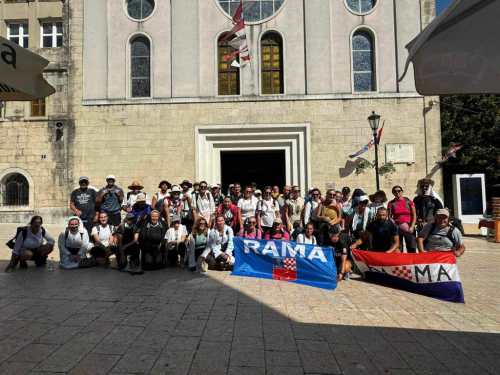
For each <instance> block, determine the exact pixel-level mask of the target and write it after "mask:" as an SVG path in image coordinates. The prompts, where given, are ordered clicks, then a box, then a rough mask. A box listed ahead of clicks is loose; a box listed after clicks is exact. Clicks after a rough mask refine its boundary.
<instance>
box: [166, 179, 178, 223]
mask: <svg viewBox="0 0 500 375" xmlns="http://www.w3.org/2000/svg"><path fill="white" fill-rule="evenodd" d="M181 194H182V193H181V189H180V188H179V186H177V185H174V186H172V189H171V190H170V199H169V198H166V200H164V205H163V209H164V210H168V212H169V214H170V222H172V218H173V217H174V216H175V215H178V216H181V213H182V199H181ZM167 205H168V207H167ZM181 220H182V219H181Z"/></svg>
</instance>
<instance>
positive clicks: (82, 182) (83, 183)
mask: <svg viewBox="0 0 500 375" xmlns="http://www.w3.org/2000/svg"><path fill="white" fill-rule="evenodd" d="M80 185H88V181H80Z"/></svg>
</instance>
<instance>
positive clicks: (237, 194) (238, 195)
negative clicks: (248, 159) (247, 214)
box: [231, 182, 244, 206]
mask: <svg viewBox="0 0 500 375" xmlns="http://www.w3.org/2000/svg"><path fill="white" fill-rule="evenodd" d="M233 190H234V191H233V194H231V201H232V202H233V204H234V205H235V206H238V202H239V201H240V199H243V197H244V194H243V193H242V192H241V185H240V183H239V182H235V183H234V188H233Z"/></svg>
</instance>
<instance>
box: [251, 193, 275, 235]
mask: <svg viewBox="0 0 500 375" xmlns="http://www.w3.org/2000/svg"><path fill="white" fill-rule="evenodd" d="M272 194H273V193H272V190H271V187H270V186H266V187H265V188H264V199H262V200H261V201H259V202H258V203H257V207H256V211H257V227H258V228H259V229H260V230H261V231H262V232H263V233H266V232H267V231H268V230H270V229H271V227H272V226H273V222H274V219H275V218H277V217H280V206H279V204H278V202H277V201H276V199H274V198H273V195H272Z"/></svg>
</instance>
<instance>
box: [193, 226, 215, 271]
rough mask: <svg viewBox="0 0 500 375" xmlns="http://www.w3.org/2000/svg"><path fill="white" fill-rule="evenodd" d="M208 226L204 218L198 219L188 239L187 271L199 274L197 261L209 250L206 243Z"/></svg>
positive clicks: (208, 245)
mask: <svg viewBox="0 0 500 375" xmlns="http://www.w3.org/2000/svg"><path fill="white" fill-rule="evenodd" d="M208 234H209V231H208V225H207V220H206V219H205V218H204V217H201V216H200V217H199V218H198V219H197V220H196V223H195V225H194V227H193V230H192V231H191V235H190V237H189V270H190V271H195V272H200V270H199V269H198V259H199V258H200V256H201V254H203V252H204V251H205V250H206V249H209V248H210V244H209V241H208Z"/></svg>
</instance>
